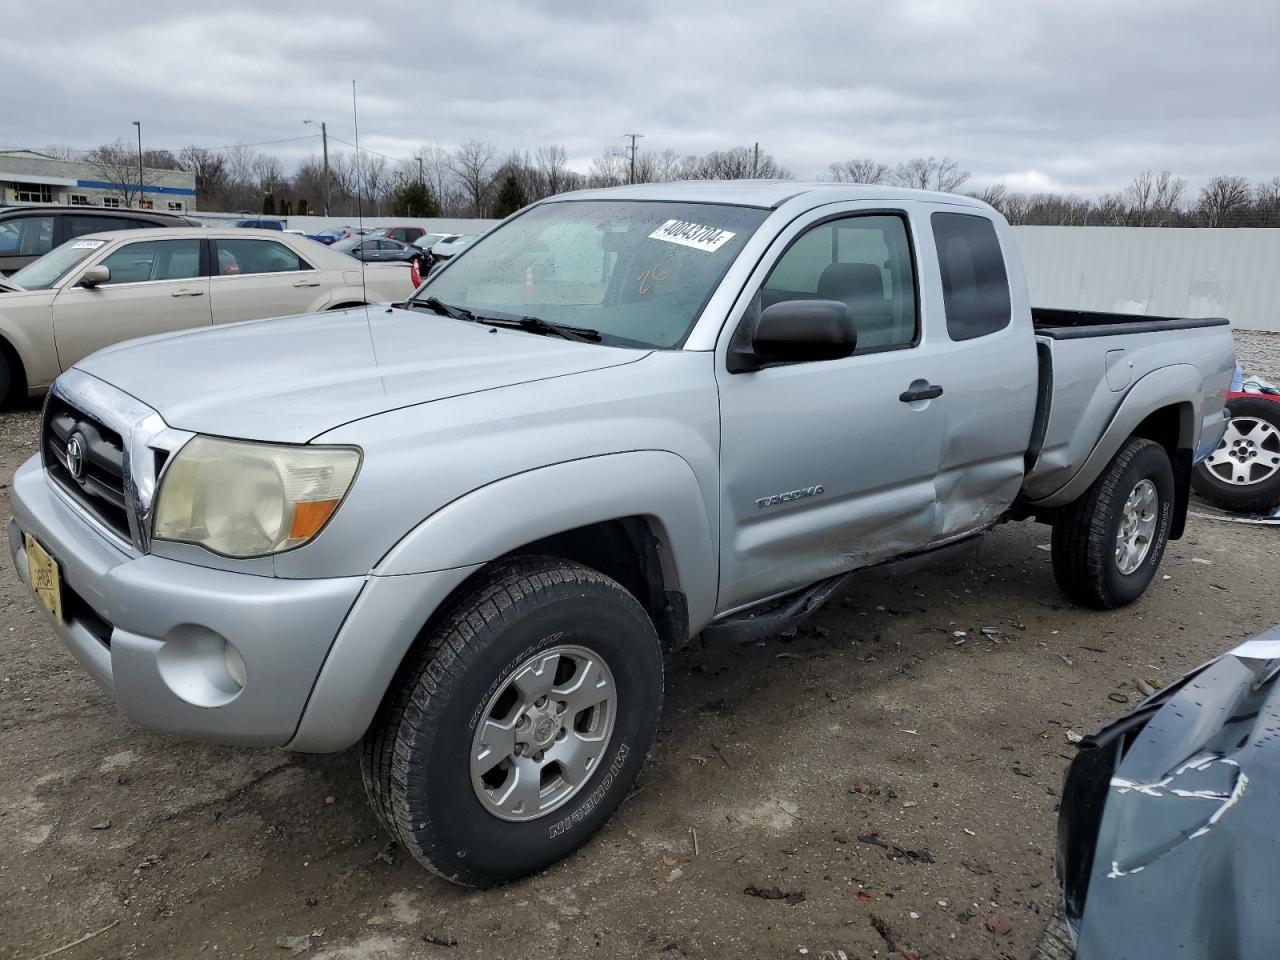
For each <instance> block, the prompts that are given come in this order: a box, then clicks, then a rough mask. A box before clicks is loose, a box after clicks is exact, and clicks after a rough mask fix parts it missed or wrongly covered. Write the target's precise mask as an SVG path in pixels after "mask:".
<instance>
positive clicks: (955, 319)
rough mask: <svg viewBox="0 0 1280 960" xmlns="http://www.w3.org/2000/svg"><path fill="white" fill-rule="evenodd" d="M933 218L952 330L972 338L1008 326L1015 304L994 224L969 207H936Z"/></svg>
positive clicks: (949, 330)
mask: <svg viewBox="0 0 1280 960" xmlns="http://www.w3.org/2000/svg"><path fill="white" fill-rule="evenodd" d="M931 220H932V223H933V239H934V243H935V244H936V246H937V248H938V266H939V268H940V269H941V271H942V302H943V306H944V307H945V308H946V314H947V333H948V334H950V336H951V339H952V340H972V339H973V338H974V337H985V336H986V335H987V334H989V333H995V332H996V331H997V330H1003V329H1004V328H1005V327H1007V326H1008V325H1009V321H1010V319H1011V318H1012V310H1013V307H1012V304H1011V303H1010V300H1009V277H1008V274H1006V273H1005V269H1004V255H1003V254H1002V253H1001V252H1000V241H999V240H998V239H996V229H995V226H994V225H993V224H992V222H991V221H990V220H988V219H987V218H986V217H976V216H972V215H971V214H964V213H935V214H934V215H933V216H932V218H931Z"/></svg>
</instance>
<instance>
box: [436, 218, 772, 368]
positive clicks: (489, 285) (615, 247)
mask: <svg viewBox="0 0 1280 960" xmlns="http://www.w3.org/2000/svg"><path fill="white" fill-rule="evenodd" d="M768 214H769V211H768V210H757V209H753V208H749V207H731V206H723V205H720V204H710V203H654V202H642V201H630V200H612V201H609V200H606V201H558V202H552V203H544V204H542V205H540V206H536V207H534V208H532V209H531V210H529V211H528V212H527V213H524V214H521V215H520V216H518V217H516V218H515V219H514V220H511V221H509V222H508V223H506V224H504V225H503V226H501V227H499V228H497V229H496V230H494V231H493V232H492V233H488V234H485V236H483V237H481V238H478V239H476V240H475V241H474V242H473V243H471V244H470V245H468V246H467V247H466V250H465V252H459V255H458V256H457V257H455V258H454V259H452V260H451V261H450V262H449V265H448V266H447V267H444V268H443V269H441V270H440V272H439V273H436V274H435V275H434V276H433V277H432V278H431V279H430V280H428V281H427V283H426V285H425V286H424V287H422V288H421V289H420V290H419V291H418V293H417V294H416V295H415V299H418V300H422V299H425V298H427V297H435V298H437V299H438V300H440V301H442V302H443V303H447V304H449V305H450V306H454V307H463V308H465V309H467V310H471V311H474V312H479V313H487V312H493V313H501V314H507V315H515V316H536V317H539V318H540V319H542V320H545V321H547V322H548V323H556V324H566V325H568V326H573V327H585V328H587V329H591V330H598V331H599V332H600V333H601V335H602V338H603V339H604V340H605V342H615V343H630V344H636V345H643V346H652V347H676V346H678V345H679V344H680V343H682V342H683V341H684V338H685V337H686V336H687V335H688V333H689V329H690V327H692V325H693V321H694V320H695V319H696V318H697V316H698V314H699V313H700V312H701V311H702V307H703V305H704V304H705V303H706V302H707V299H708V298H709V297H710V296H711V293H712V291H714V290H715V288H716V285H717V284H718V283H719V282H720V278H721V277H723V276H724V273H725V271H726V270H727V269H728V268H729V264H731V263H732V262H733V259H734V257H736V256H737V255H738V253H739V251H741V250H742V247H743V245H744V244H745V243H746V242H747V239H748V238H749V237H750V236H751V234H752V233H753V232H755V229H756V228H757V227H758V226H759V225H760V224H761V223H762V222H763V221H764V219H765V217H766V216H768ZM455 243H457V244H458V246H462V244H461V243H460V242H457V241H455Z"/></svg>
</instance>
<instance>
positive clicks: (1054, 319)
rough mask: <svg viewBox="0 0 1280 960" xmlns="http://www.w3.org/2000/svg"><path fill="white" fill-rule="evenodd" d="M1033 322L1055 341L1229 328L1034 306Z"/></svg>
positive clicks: (1203, 321)
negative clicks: (1205, 328) (1203, 328)
mask: <svg viewBox="0 0 1280 960" xmlns="http://www.w3.org/2000/svg"><path fill="white" fill-rule="evenodd" d="M1031 323H1032V325H1033V326H1034V327H1035V332H1036V334H1037V335H1038V336H1043V337H1049V338H1050V339H1051V340H1078V339H1081V338H1083V337H1117V336H1123V335H1125V334H1131V333H1161V332H1164V333H1168V332H1170V331H1173V330H1193V329H1196V328H1198V327H1225V326H1228V325H1229V324H1230V321H1229V320H1227V318H1226V317H1149V316H1146V315H1144V314H1137V313H1104V312H1102V311H1098V310H1058V309H1055V308H1053V307H1032V308H1031Z"/></svg>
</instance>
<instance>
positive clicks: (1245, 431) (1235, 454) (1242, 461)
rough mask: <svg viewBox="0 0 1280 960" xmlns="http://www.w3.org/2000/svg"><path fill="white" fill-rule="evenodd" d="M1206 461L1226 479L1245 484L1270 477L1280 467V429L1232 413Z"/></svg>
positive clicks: (1218, 476)
mask: <svg viewBox="0 0 1280 960" xmlns="http://www.w3.org/2000/svg"><path fill="white" fill-rule="evenodd" d="M1204 465H1205V466H1206V467H1207V468H1208V470H1209V472H1210V473H1211V474H1213V475H1214V476H1215V477H1217V478H1218V479H1219V480H1221V481H1222V482H1223V483H1230V484H1234V485H1236V486H1246V485H1248V484H1252V483H1261V482H1262V481H1264V480H1268V479H1270V478H1271V477H1272V476H1274V475H1275V473H1276V471H1277V470H1280V430H1276V428H1275V427H1273V426H1272V425H1271V424H1269V423H1267V421H1265V420H1259V419H1258V418H1257V417H1232V418H1231V421H1230V422H1229V423H1228V424H1227V431H1226V433H1224V434H1223V435H1222V442H1221V443H1219V444H1218V448H1217V449H1216V450H1214V451H1213V453H1211V454H1209V456H1207V457H1206V458H1205V461H1204Z"/></svg>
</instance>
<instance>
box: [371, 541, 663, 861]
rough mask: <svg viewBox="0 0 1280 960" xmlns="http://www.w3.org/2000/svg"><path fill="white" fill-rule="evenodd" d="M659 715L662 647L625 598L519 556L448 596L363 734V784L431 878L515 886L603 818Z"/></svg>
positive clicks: (570, 567)
mask: <svg viewBox="0 0 1280 960" xmlns="http://www.w3.org/2000/svg"><path fill="white" fill-rule="evenodd" d="M661 706H662V653H661V647H660V645H659V642H658V637H657V633H656V632H655V630H654V628H653V624H652V622H651V621H650V620H649V617H648V615H647V614H646V613H645V611H644V609H643V608H642V607H641V606H640V604H639V602H638V601H637V600H636V599H635V597H633V596H632V595H631V594H630V593H628V592H627V591H626V590H625V589H624V588H623V587H622V586H621V585H620V584H618V583H617V582H616V581H614V580H612V579H610V578H609V577H606V576H604V575H603V574H601V573H598V572H597V571H595V570H591V569H589V568H587V567H584V566H581V565H579V564H575V563H570V562H566V561H562V560H557V559H553V558H546V557H523V558H518V559H516V560H515V561H512V562H511V563H509V564H504V565H502V566H498V567H495V568H494V569H493V570H491V571H490V572H489V573H488V574H486V575H484V576H483V577H482V578H481V579H479V580H478V581H477V582H476V583H475V585H474V586H473V587H471V588H469V589H467V590H466V591H465V592H464V593H463V594H462V595H461V596H459V597H458V598H457V599H456V600H455V601H453V602H452V603H451V604H450V606H449V608H448V609H447V610H446V611H445V613H444V615H443V616H442V618H441V619H440V620H439V622H438V624H437V626H435V628H434V629H432V630H431V632H430V634H429V635H428V636H427V637H426V638H425V642H424V643H423V645H422V648H421V650H420V651H419V652H418V654H417V655H416V657H415V658H414V660H413V661H412V662H411V663H409V664H407V666H406V669H404V670H403V671H402V672H401V675H400V677H399V680H398V687H397V688H396V689H395V690H393V691H392V692H391V693H390V694H388V698H387V700H386V701H385V702H384V704H383V707H382V708H381V710H380V711H379V715H378V717H377V718H376V719H375V720H374V724H373V726H372V728H371V729H370V732H369V734H368V736H367V737H366V739H365V743H364V749H363V764H362V769H363V773H364V780H365V787H366V790H367V792H368V794H369V799H370V802H371V803H372V804H373V806H374V809H375V811H376V812H377V813H378V814H379V816H380V818H381V819H382V821H383V823H384V825H385V826H387V828H388V829H389V830H390V831H391V832H392V834H393V835H394V836H395V837H396V839H398V840H399V841H400V842H401V843H402V844H404V845H405V847H406V848H407V849H408V850H409V851H410V852H411V853H412V854H413V855H414V857H415V858H417V859H418V860H419V862H421V863H422V864H423V865H424V866H426V867H427V868H428V869H430V870H432V871H434V872H435V873H438V874H440V875H441V876H443V877H445V878H446V879H448V880H452V881H454V882H456V883H461V884H465V885H468V886H490V885H493V884H496V883H502V882H504V881H507V880H513V879H515V878H517V877H521V876H524V875H525V874H528V873H532V872H534V871H536V870H539V869H541V868H542V867H545V866H547V865H548V864H551V863H554V862H555V861H556V860H559V859H560V858H562V857H564V856H566V855H567V854H569V853H571V852H572V851H573V850H575V849H577V848H578V847H579V846H581V845H582V844H583V843H585V842H586V840H587V839H589V838H590V837H591V835H592V834H594V833H595V832H596V831H597V830H599V829H600V827H601V826H603V825H604V823H605V822H606V821H607V820H608V819H609V817H610V816H611V815H612V813H613V811H614V810H615V809H616V808H617V807H618V805H619V804H620V803H621V802H622V800H623V799H624V798H625V797H626V795H627V792H628V790H629V789H630V787H631V785H632V783H634V781H635V779H636V777H637V776H638V775H639V772H640V768H641V766H642V764H643V762H644V756H645V753H646V752H647V751H648V749H649V747H650V745H651V743H652V742H653V737H654V734H655V733H656V731H657V726H658V716H659V713H660V712H661Z"/></svg>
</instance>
